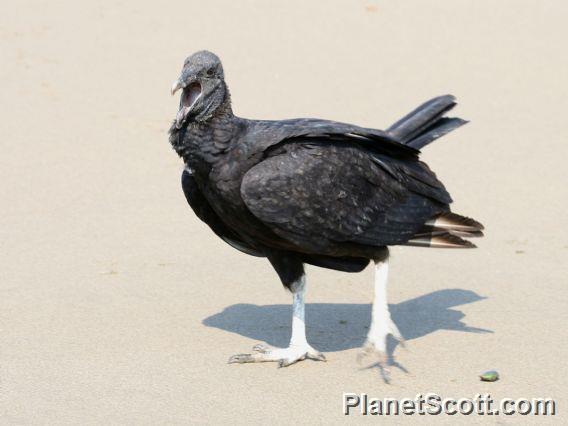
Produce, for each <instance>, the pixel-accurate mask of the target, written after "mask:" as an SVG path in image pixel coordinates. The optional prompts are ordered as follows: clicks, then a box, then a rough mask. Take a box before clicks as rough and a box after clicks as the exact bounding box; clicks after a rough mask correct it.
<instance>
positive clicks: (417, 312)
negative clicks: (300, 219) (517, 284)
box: [203, 289, 492, 381]
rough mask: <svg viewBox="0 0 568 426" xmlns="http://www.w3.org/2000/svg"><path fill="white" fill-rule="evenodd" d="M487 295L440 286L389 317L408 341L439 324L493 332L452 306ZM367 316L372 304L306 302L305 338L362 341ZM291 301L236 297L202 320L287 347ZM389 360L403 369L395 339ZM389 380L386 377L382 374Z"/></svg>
mask: <svg viewBox="0 0 568 426" xmlns="http://www.w3.org/2000/svg"><path fill="white" fill-rule="evenodd" d="M483 299H485V297H482V296H479V295H478V294H476V293H474V292H473V291H470V290H463V289H446V290H438V291H435V292H432V293H428V294H425V295H423V296H419V297H416V298H414V299H410V300H407V301H404V302H401V303H397V304H392V305H389V307H390V312H391V316H392V319H393V321H394V322H395V323H396V324H397V326H398V328H399V330H400V332H401V334H402V336H403V337H404V339H405V340H406V341H410V340H414V339H418V338H420V337H423V336H426V335H428V334H430V333H433V332H435V331H437V330H454V331H462V332H467V333H491V332H492V331H490V330H486V329H483V328H477V327H472V326H469V325H467V324H465V322H464V321H463V320H464V317H465V315H464V314H463V313H462V312H461V311H459V310H457V309H454V308H455V307H456V306H460V305H465V304H468V303H473V302H477V301H480V300H483ZM370 321H371V305H370V304H348V303H310V304H307V305H306V325H307V331H306V333H307V338H308V341H309V342H310V343H311V344H312V346H314V348H316V349H318V350H321V351H323V352H336V351H343V350H346V349H353V348H357V347H361V346H362V345H363V343H364V341H365V337H366V335H367V331H368V327H369V324H370ZM290 323H291V306H290V305H264V306H258V305H252V304H245V303H239V304H236V305H232V306H229V307H227V308H225V309H223V311H222V312H219V313H217V314H214V315H211V316H209V317H207V318H205V319H204V320H203V324H204V325H206V326H208V327H215V328H218V329H221V330H225V331H229V332H231V333H237V334H240V335H242V336H245V337H249V338H251V339H254V340H257V341H263V342H266V343H268V344H270V345H273V346H280V347H285V346H287V345H288V340H289V339H290V331H291V327H290ZM388 343H389V344H388V346H387V356H388V365H391V366H395V367H397V368H399V369H401V370H403V371H406V370H405V368H404V367H403V366H402V365H400V364H398V363H397V362H396V361H395V359H394V356H393V354H394V351H395V349H396V346H397V342H395V341H394V339H391V340H389V342H388ZM386 381H387V380H386Z"/></svg>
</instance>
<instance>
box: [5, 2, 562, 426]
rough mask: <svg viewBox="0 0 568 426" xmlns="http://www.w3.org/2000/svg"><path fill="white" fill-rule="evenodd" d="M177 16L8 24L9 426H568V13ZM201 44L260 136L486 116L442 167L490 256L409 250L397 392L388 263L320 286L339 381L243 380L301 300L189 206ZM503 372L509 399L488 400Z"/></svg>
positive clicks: (65, 15)
mask: <svg viewBox="0 0 568 426" xmlns="http://www.w3.org/2000/svg"><path fill="white" fill-rule="evenodd" d="M167 3H168V4H166V2H150V1H131V2H126V1H123V2H120V3H118V2H117V3H116V4H114V5H112V6H104V5H103V4H102V2H94V1H91V2H73V1H28V2H12V3H11V4H9V5H8V4H6V5H4V6H3V8H2V15H1V17H0V58H1V59H0V61H1V67H0V81H1V82H2V83H1V85H2V95H1V96H0V114H1V120H0V130H1V133H0V134H1V135H2V137H1V142H0V144H1V149H2V155H1V156H0V199H1V205H2V209H1V210H2V214H1V217H0V250H1V255H0V423H2V424H109V423H113V424H188V423H220V422H230V423H235V424H243V423H247V422H249V423H254V424H258V423H264V424H266V423H270V424H290V423H310V424H320V423H321V424H324V423H325V424H335V423H341V422H344V421H346V420H349V421H351V422H359V421H367V422H368V421H390V422H394V423H398V422H407V421H410V422H412V421H416V420H418V421H422V422H423V421H427V422H439V421H442V422H446V423H450V422H455V421H459V422H475V421H481V420H485V421H490V422H503V421H508V422H509V421H512V420H525V421H530V420H531V419H527V418H520V417H516V418H507V419H506V418H504V417H503V416H500V417H477V416H469V417H465V416H461V417H457V418H456V416H453V417H451V416H437V417H417V416H414V417H390V418H383V419H377V418H364V417H362V416H360V415H356V414H355V415H353V416H351V417H349V418H347V419H346V418H345V416H343V414H342V394H343V392H355V393H361V392H365V393H367V394H369V395H370V396H373V397H379V398H383V397H399V398H401V397H414V396H415V395H416V394H417V393H427V392H438V393H439V394H440V395H441V396H442V397H454V398H462V397H473V396H474V395H475V394H477V393H490V394H491V395H492V396H493V397H494V398H495V399H499V398H503V397H511V398H519V397H525V398H533V397H551V398H555V399H556V400H557V402H558V406H559V416H557V417H556V418H555V419H554V418H549V419H542V418H540V419H538V420H539V421H540V422H542V421H544V420H548V421H549V422H551V423H552V422H560V421H561V419H562V417H564V415H565V414H564V411H565V410H564V408H565V405H566V403H567V402H568V398H567V397H568V391H567V390H566V386H565V381H566V379H567V366H566V355H567V350H566V349H567V344H568V343H567V339H566V337H568V336H567V333H566V324H567V322H568V314H567V313H566V302H567V299H568V293H567V291H566V285H567V284H568V281H567V256H568V236H567V231H566V229H568V219H567V214H566V207H567V195H568V194H567V192H568V191H567V187H568V178H567V174H566V168H565V161H566V158H567V154H568V140H567V139H568V130H567V129H568V127H567V125H566V123H567V114H568V83H567V80H566V77H567V75H568V56H567V55H566V40H567V39H568V26H567V25H566V19H567V18H568V5H567V4H566V3H565V2H561V1H548V2H542V1H500V2H494V1H479V0H476V1H465V0H458V1H452V2H450V1H412V2H386V1H371V0H369V1H351V2H348V1H344V2H340V1H333V2H323V1H322V2H317V3H316V2H310V3H309V4H306V3H307V2H301V1H294V2H260V1H258V2H254V1H247V2H238V3H241V4H237V2H229V1H226V2H218V1H210V2H189V1H183V2H181V1H180V2H171V3H170V2H167ZM203 48H206V49H209V50H212V51H214V52H216V53H217V54H219V55H220V57H221V58H222V59H223V61H224V66H225V72H226V78H227V81H228V84H229V86H230V88H231V91H232V96H233V102H234V110H235V112H236V113H237V114H239V115H241V116H244V117H250V118H266V119H278V118H291V117H299V116H316V117H324V118H329V119H335V120H341V121H347V122H353V123H357V124H360V125H364V126H372V127H379V128H381V127H382V128H384V127H386V126H387V125H389V124H390V123H391V122H393V121H394V120H395V119H397V118H399V117H400V116H402V115H403V114H405V113H407V112H408V111H409V110H410V109H412V108H414V107H415V106H416V105H417V104H419V103H420V102H422V101H424V100H426V99H428V98H430V97H432V96H436V95H440V94H445V93H452V94H454V95H456V96H457V97H458V99H459V102H460V105H459V107H458V108H457V110H456V114H459V116H461V117H464V118H467V119H469V120H471V123H470V124H469V125H467V126H466V127H464V128H462V129H459V130H458V131H456V132H455V133H452V134H451V135H450V136H447V137H445V138H444V139H442V140H440V141H437V142H436V143H435V144H433V145H432V146H430V147H428V148H427V149H426V150H425V152H424V154H423V158H424V159H425V160H426V161H427V162H428V163H429V164H430V165H431V167H432V168H433V169H434V170H435V171H436V172H437V174H438V176H439V177H440V178H441V179H442V180H443V181H444V182H445V183H446V185H447V187H448V189H449V190H450V192H451V193H452V195H453V197H454V199H455V205H454V210H455V211H457V212H460V213H463V214H466V215H469V216H472V217H475V218H476V219H478V220H480V221H482V222H483V223H484V224H485V225H486V229H487V232H486V238H484V239H483V240H480V241H479V249H477V250H469V251H459V250H458V251H455V250H454V251H443V250H427V249H417V248H395V249H393V251H392V263H391V281H390V287H389V297H390V302H391V303H392V307H391V309H392V312H393V317H394V320H395V321H396V322H397V323H398V324H399V327H400V329H401V331H402V333H403V334H404V335H405V336H406V338H407V349H403V348H401V347H396V348H394V357H395V359H396V361H397V362H398V363H399V364H400V366H401V367H402V369H401V368H397V367H396V366H393V367H391V374H390V384H387V383H385V381H384V380H383V379H382V377H381V374H380V372H379V371H378V370H377V369H376V368H371V369H365V368H362V366H360V365H359V364H357V362H356V355H357V353H358V349H357V348H358V346H360V345H361V343H362V341H363V339H364V336H365V332H366V329H365V327H366V326H367V325H368V321H369V315H370V307H369V302H370V300H371V295H372V269H371V268H369V269H367V270H366V271H365V272H363V273H360V274H345V273H338V272H331V271H325V270H321V269H317V268H308V269H309V271H308V283H309V289H308V302H309V306H308V308H307V321H308V338H309V339H310V340H311V342H312V343H313V345H314V346H315V347H316V348H318V349H321V350H322V351H324V352H325V353H326V354H327V357H328V362H327V363H317V362H303V363H299V364H297V365H294V366H291V367H289V368H285V369H277V368H276V365H274V364H271V363H265V364H258V365H227V364H226V360H227V359H228V357H229V356H230V355H232V354H234V353H238V352H247V351H249V350H250V348H251V347H252V346H253V345H254V344H255V343H257V342H259V341H266V342H268V343H271V344H276V345H284V344H285V343H286V340H287V336H288V333H289V331H290V327H289V321H290V319H289V303H290V300H291V298H290V296H289V294H287V293H286V292H285V291H284V290H283V288H282V287H281V285H280V284H279V282H278V279H277V277H276V275H275V273H274V272H273V271H272V270H271V268H270V266H269V264H268V262H267V261H266V260H263V259H257V258H251V257H248V256H246V255H244V254H241V253H239V252H237V251H235V250H233V249H231V248H230V247H229V246H227V245H226V244H224V243H223V242H222V241H220V240H218V239H217V238H216V237H215V236H214V235H213V234H212V232H210V231H209V229H208V228H207V227H206V226H205V225H204V224H202V223H201V222H199V220H198V219H196V217H194V215H193V214H192V212H191V211H190V210H189V208H188V207H187V205H186V202H185V200H184V198H183V194H182V192H181V189H180V182H179V180H180V172H181V161H180V160H179V159H178V158H177V156H176V154H175V153H174V152H173V151H172V150H171V149H170V147H169V145H168V142H167V129H168V126H169V123H170V121H171V120H172V119H173V117H174V116H175V113H176V111H177V105H178V99H177V98H171V97H170V96H169V87H170V84H171V82H172V81H173V80H174V79H175V78H176V77H177V75H178V73H179V70H180V69H181V65H182V61H183V59H184V58H185V57H186V56H187V55H189V54H190V53H192V52H194V51H196V50H199V49H203ZM368 364H370V362H368V363H367V364H364V365H363V367H364V366H366V365H368ZM488 369H497V370H498V371H499V373H500V374H501V377H502V378H501V380H500V381H498V382H496V383H482V382H480V381H479V379H478V374H479V373H481V372H483V371H484V370H488ZM533 421H534V419H533ZM564 421H565V420H564Z"/></svg>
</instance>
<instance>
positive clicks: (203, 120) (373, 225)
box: [169, 50, 483, 367]
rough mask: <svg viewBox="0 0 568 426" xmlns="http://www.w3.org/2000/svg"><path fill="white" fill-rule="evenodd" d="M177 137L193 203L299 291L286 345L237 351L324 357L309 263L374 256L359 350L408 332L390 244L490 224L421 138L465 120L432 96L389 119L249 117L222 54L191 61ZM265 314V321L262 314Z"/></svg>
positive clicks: (442, 241) (466, 244)
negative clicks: (444, 178)
mask: <svg viewBox="0 0 568 426" xmlns="http://www.w3.org/2000/svg"><path fill="white" fill-rule="evenodd" d="M178 91H180V92H181V96H180V103H179V110H178V112H177V114H176V117H175V119H174V120H173V122H172V124H171V127H170V130H169V142H170V144H171V146H172V148H173V149H174V150H175V152H176V153H177V154H178V155H179V157H181V159H182V160H183V162H184V169H183V172H182V176H181V185H182V189H183V192H184V194H185V198H186V199H187V202H188V203H189V206H190V207H191V209H192V210H193V212H194V213H195V215H196V216H197V217H198V218H199V219H200V220H201V221H203V222H204V223H205V224H207V225H208V226H209V227H210V228H211V230H212V231H213V232H214V233H215V234H216V235H217V236H218V237H220V238H221V239H222V240H224V241H225V242H226V243H227V244H229V245H231V246H232V247H233V248H235V249H237V250H239V251H241V252H243V253H246V254H247V255H251V256H257V257H264V258H266V259H267V260H268V261H269V262H270V264H271V265H272V267H273V269H274V270H275V272H276V274H277V275H278V277H279V279H280V281H281V283H282V285H283V286H284V287H285V288H286V289H287V290H289V291H290V292H291V295H292V322H291V323H292V326H291V337H290V341H289V345H288V347H273V346H270V345H268V344H266V343H259V344H257V345H255V346H254V347H253V349H252V351H251V352H250V353H239V354H236V355H233V356H231V357H230V358H229V360H228V362H229V363H256V362H276V363H278V365H279V366H280V367H286V366H289V365H291V364H294V363H296V362H298V361H302V360H305V359H311V360H318V361H325V360H326V357H325V355H324V354H323V353H321V352H320V351H318V350H316V349H315V348H313V347H312V346H311V345H310V343H309V342H308V341H307V338H306V325H305V295H306V290H307V281H306V274H305V269H304V265H305V264H310V265H314V266H317V267H321V268H327V269H332V270H337V271H343V272H360V271H362V270H363V269H365V268H366V267H367V266H368V265H369V264H371V263H372V264H373V265H374V268H375V271H374V272H375V273H374V296H373V302H372V303H373V305H372V310H371V312H372V314H371V324H370V326H369V330H368V333H367V337H366V339H365V342H364V345H363V347H362V352H361V354H373V353H374V354H378V355H379V356H381V355H383V356H384V354H385V353H386V342H387V338H388V336H389V335H391V336H392V337H394V338H395V339H396V340H398V341H400V342H403V341H404V339H403V336H402V335H401V333H400V331H399V330H398V328H397V326H396V324H395V323H394V322H393V320H392V318H391V315H390V312H389V307H388V303H387V281H388V266H389V247H392V246H400V245H405V246H418V247H429V248H473V247H475V245H474V244H473V243H472V242H471V241H470V240H469V238H471V237H480V236H482V235H483V225H481V223H479V222H477V221H476V220H474V219H472V218H469V217H466V216H462V215H459V214H457V213H454V212H452V211H451V210H450V204H451V203H452V198H451V197H450V195H449V193H448V191H447V190H446V188H445V187H444V185H443V184H442V182H441V181H440V180H438V178H437V177H436V175H435V174H434V172H433V171H432V170H431V169H430V168H429V167H428V165H427V164H426V163H424V162H423V161H421V159H420V150H421V149H422V148H423V147H424V146H426V145H428V144H429V143H431V142H433V141H434V140H436V139H438V138H440V137H442V136H444V135H446V134H447V133H449V132H451V131H452V130H454V129H456V128H458V127H460V126H462V125H463V124H465V123H467V121H466V120H463V119H461V118H457V117H453V118H452V117H447V116H446V113H447V112H448V111H449V110H451V109H452V108H453V107H454V106H455V105H456V99H455V97H454V96H452V95H444V96H438V97H436V98H433V99H431V100H429V101H427V102H425V103H424V104H422V105H420V106H419V107H418V108H416V109H415V110H413V111H412V112H410V113H409V114H407V115H405V116H404V117H403V118H401V119H400V120H398V121H397V122H395V123H394V124H393V125H392V126H390V127H388V128H387V129H386V130H377V129H371V128H364V127H359V126H356V125H352V124H347V123H341V122H335V121H329V120H324V119H315V118H298V119H287V120H251V119H244V118H240V117H237V116H235V115H234V114H233V110H232V104H231V95H230V93H229V89H228V86H227V83H226V82H225V75H224V70H223V66H222V63H221V60H220V59H219V57H218V56H217V55H215V54H214V53H212V52H209V51H206V50H202V51H199V52H196V53H194V54H192V55H190V56H189V57H187V59H186V60H185V61H184V63H183V67H182V71H181V74H180V76H179V77H178V78H177V79H176V80H175V81H174V83H173V85H172V87H171V94H172V95H174V94H176V93H177V92H178ZM259 326H260V324H259Z"/></svg>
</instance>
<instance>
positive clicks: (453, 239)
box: [406, 232, 476, 248]
mask: <svg viewBox="0 0 568 426" xmlns="http://www.w3.org/2000/svg"><path fill="white" fill-rule="evenodd" d="M406 245H409V246H417V247H434V248H475V247H476V245H475V244H473V243H472V242H471V241H468V240H464V239H463V238H460V237H458V236H457V235H454V234H451V233H449V232H446V233H441V234H438V233H432V234H430V235H428V234H424V235H422V236H417V237H413V238H411V239H410V240H409V241H408V242H407V243H406Z"/></svg>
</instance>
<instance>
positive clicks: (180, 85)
mask: <svg viewBox="0 0 568 426" xmlns="http://www.w3.org/2000/svg"><path fill="white" fill-rule="evenodd" d="M181 88H183V83H182V82H181V81H180V80H176V81H174V83H173V84H172V88H171V92H172V96H173V95H175V94H176V92H177V91H178V90H179V89H181Z"/></svg>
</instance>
